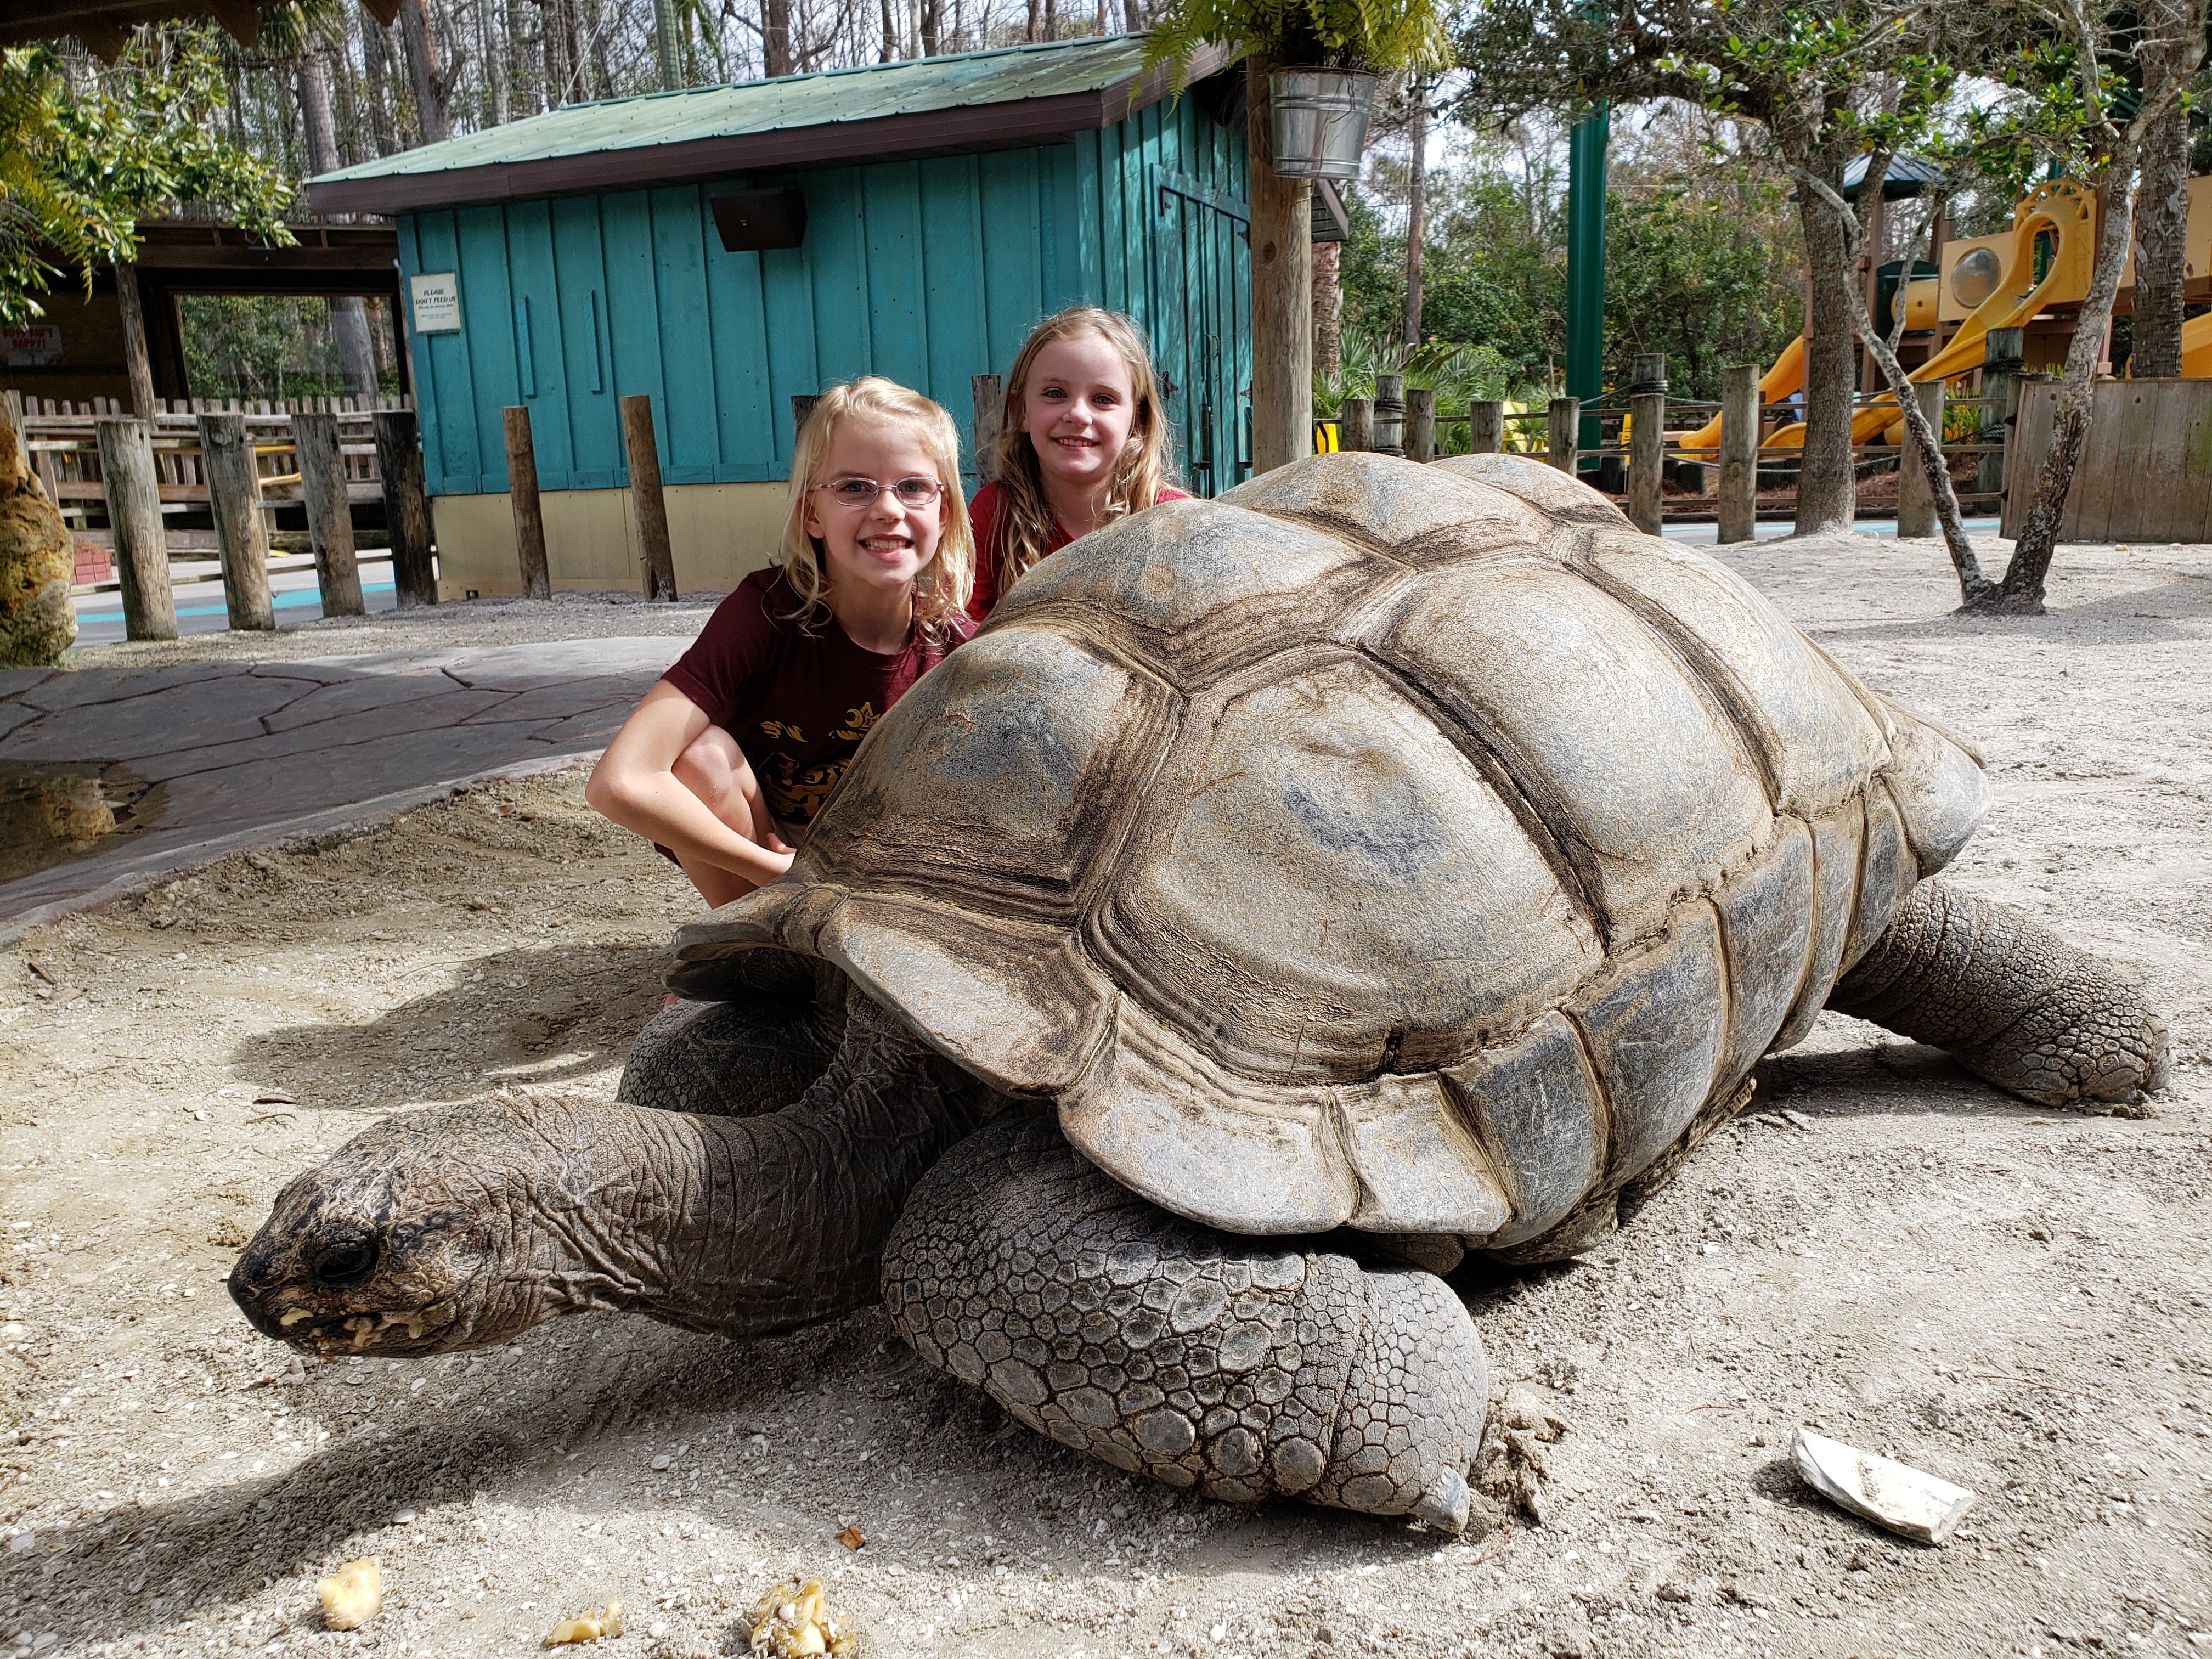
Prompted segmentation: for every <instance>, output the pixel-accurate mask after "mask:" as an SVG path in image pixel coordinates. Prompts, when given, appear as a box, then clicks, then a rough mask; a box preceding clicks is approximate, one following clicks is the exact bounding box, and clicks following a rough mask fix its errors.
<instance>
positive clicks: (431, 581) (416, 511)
mask: <svg viewBox="0 0 2212 1659" xmlns="http://www.w3.org/2000/svg"><path fill="white" fill-rule="evenodd" d="M371 419H372V421H373V422H374V426H375V428H376V471H377V474H378V476H379V477H381V478H382V479H383V480H384V521H385V523H386V525H388V526H391V531H392V588H393V591H394V592H396V594H397V595H398V601H399V608H400V609H401V610H402V611H406V610H410V609H411V608H413V607H414V606H416V605H435V604H437V602H438V567H437V566H436V564H435V563H434V562H432V560H431V556H430V555H431V547H432V542H431V529H430V500H429V496H428V494H427V493H426V491H425V490H424V489H423V486H422V441H421V439H420V437H419V435H418V434H417V431H416V425H415V411H414V410H411V409H380V410H377V411H376V413H375V414H374V416H371Z"/></svg>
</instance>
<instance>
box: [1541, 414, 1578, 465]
mask: <svg viewBox="0 0 2212 1659" xmlns="http://www.w3.org/2000/svg"><path fill="white" fill-rule="evenodd" d="M1582 419H1583V400H1582V399H1581V398H1553V399H1552V408H1551V414H1550V416H1549V419H1548V422H1547V428H1546V433H1545V435H1546V437H1547V440H1548V441H1549V447H1550V450H1551V462H1552V465H1553V466H1556V467H1557V468H1559V471H1562V472H1564V473H1565V474H1566V475H1567V476H1568V477H1570V478H1571V477H1574V476H1575V470H1576V464H1577V462H1579V461H1580V460H1581V459H1582V451H1581V449H1580V447H1579V443H1580V432H1579V428H1580V427H1581V425H1582Z"/></svg>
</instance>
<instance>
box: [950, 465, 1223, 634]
mask: <svg viewBox="0 0 2212 1659" xmlns="http://www.w3.org/2000/svg"><path fill="white" fill-rule="evenodd" d="M1186 499H1188V498H1187V497H1186V496H1185V495H1184V494H1183V492H1182V490H1180V489H1166V488H1163V489H1161V490H1160V493H1159V495H1158V500H1159V501H1183V500H1186ZM968 522H969V525H970V526H972V527H973V528H974V530H975V592H973V593H971V594H969V596H968V614H969V616H971V617H974V618H975V620H976V621H977V622H979V623H980V622H981V621H982V620H983V619H984V618H985V617H988V616H989V615H990V614H991V611H992V607H994V605H997V604H998V603H999V554H1000V547H999V486H998V485H996V484H994V483H987V484H985V485H984V486H983V487H982V488H981V489H979V490H977V491H976V492H975V500H974V501H970V502H969V503H968ZM1074 539H1075V538H1074V537H1073V536H1071V535H1069V534H1068V533H1067V532H1066V530H1064V529H1062V528H1061V527H1060V520H1057V519H1054V520H1053V521H1052V539H1051V541H1050V543H1049V544H1048V545H1047V546H1046V548H1045V551H1046V552H1047V553H1048V554H1052V553H1057V552H1059V551H1060V549H1061V548H1063V547H1066V545H1067V544H1068V543H1070V542H1072V541H1073V540H1074Z"/></svg>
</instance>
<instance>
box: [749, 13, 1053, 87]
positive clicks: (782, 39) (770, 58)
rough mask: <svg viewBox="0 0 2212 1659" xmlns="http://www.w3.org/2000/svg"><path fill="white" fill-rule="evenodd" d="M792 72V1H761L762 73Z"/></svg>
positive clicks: (777, 74)
mask: <svg viewBox="0 0 2212 1659" xmlns="http://www.w3.org/2000/svg"><path fill="white" fill-rule="evenodd" d="M1031 3H1032V4H1034V3H1035V0H1031ZM791 70H792V55H791V0H761V73H762V74H763V75H764V76H767V77H768V78H769V80H771V81H773V80H774V79H775V77H776V76H779V75H788V74H790V73H791Z"/></svg>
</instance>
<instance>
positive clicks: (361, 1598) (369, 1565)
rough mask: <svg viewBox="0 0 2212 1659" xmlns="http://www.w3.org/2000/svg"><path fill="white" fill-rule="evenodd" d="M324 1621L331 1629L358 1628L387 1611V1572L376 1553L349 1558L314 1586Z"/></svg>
mask: <svg viewBox="0 0 2212 1659" xmlns="http://www.w3.org/2000/svg"><path fill="white" fill-rule="evenodd" d="M315 1594H316V1595H318V1596H319V1597H321V1598H322V1603H323V1623H324V1625H325V1626H326V1627H327V1628H329V1629H331V1630H359V1629H360V1628H361V1627H362V1626H363V1625H365V1624H367V1623H368V1621H369V1620H372V1619H374V1618H375V1617H376V1615H377V1614H378V1613H381V1612H383V1611H384V1573H383V1571H382V1570H381V1569H380V1568H379V1567H378V1565H376V1558H375V1557H374V1556H373V1555H372V1556H370V1557H368V1559H366V1560H362V1561H349V1562H347V1563H346V1564H345V1565H343V1566H342V1567H340V1568H339V1569H338V1570H337V1571H336V1572H334V1573H332V1574H331V1576H330V1577H327V1578H325V1579H324V1580H323V1581H322V1582H321V1583H319V1584H317V1585H316V1586H315Z"/></svg>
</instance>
